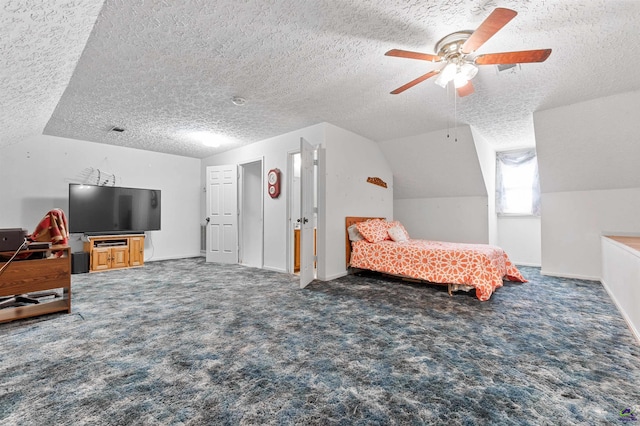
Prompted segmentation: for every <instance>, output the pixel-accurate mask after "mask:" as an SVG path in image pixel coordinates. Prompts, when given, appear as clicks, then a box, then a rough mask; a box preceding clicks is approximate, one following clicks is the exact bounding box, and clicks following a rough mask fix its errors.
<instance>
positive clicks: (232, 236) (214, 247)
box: [206, 165, 238, 263]
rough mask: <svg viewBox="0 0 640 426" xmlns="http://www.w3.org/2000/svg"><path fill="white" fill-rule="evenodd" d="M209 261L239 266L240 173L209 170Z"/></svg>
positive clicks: (227, 169) (221, 168)
mask: <svg viewBox="0 0 640 426" xmlns="http://www.w3.org/2000/svg"><path fill="white" fill-rule="evenodd" d="M206 220H207V222H208V224H207V256H206V257H207V262H218V263H238V171H237V166H236V165H228V166H209V167H207V219H206Z"/></svg>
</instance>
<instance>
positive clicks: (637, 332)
mask: <svg viewBox="0 0 640 426" xmlns="http://www.w3.org/2000/svg"><path fill="white" fill-rule="evenodd" d="M600 282H601V283H602V286H603V287H604V289H605V290H606V292H607V294H608V295H609V298H610V299H611V300H612V301H613V304H614V305H616V308H618V312H620V314H621V315H622V318H624V320H625V322H626V323H627V327H629V330H631V334H632V335H633V337H635V338H636V341H637V342H638V345H640V330H638V329H637V328H636V327H635V325H634V324H633V322H632V321H631V318H629V315H627V313H626V312H625V310H624V309H623V308H622V305H620V303H619V302H618V299H617V298H616V296H614V294H613V293H612V292H611V291H610V290H609V286H608V285H607V283H606V282H604V280H601V281H600Z"/></svg>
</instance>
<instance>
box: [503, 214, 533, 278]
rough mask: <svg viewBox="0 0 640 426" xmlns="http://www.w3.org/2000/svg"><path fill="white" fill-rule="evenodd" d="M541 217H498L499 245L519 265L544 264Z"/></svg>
mask: <svg viewBox="0 0 640 426" xmlns="http://www.w3.org/2000/svg"><path fill="white" fill-rule="evenodd" d="M540 223H541V221H540V218H539V217H535V216H514V217H505V216H501V217H499V218H498V223H497V225H498V228H497V229H498V238H497V245H498V247H501V248H502V249H503V250H504V251H505V253H507V255H509V259H511V261H512V262H513V263H515V264H517V265H527V266H540V265H542V231H541V229H540V226H541V225H540Z"/></svg>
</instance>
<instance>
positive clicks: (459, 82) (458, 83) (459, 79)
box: [453, 73, 469, 89]
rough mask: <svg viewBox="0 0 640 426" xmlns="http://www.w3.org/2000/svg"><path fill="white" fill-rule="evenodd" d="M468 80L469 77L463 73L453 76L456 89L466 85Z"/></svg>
mask: <svg viewBox="0 0 640 426" xmlns="http://www.w3.org/2000/svg"><path fill="white" fill-rule="evenodd" d="M468 82H469V79H468V78H467V77H466V76H465V75H464V74H462V73H458V74H456V76H455V77H454V78H453V85H454V86H455V88H456V89H459V88H460V87H464V86H466V85H467V83H468Z"/></svg>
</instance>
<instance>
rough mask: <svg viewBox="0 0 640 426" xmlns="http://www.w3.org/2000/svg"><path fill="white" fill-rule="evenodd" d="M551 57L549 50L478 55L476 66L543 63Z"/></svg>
mask: <svg viewBox="0 0 640 426" xmlns="http://www.w3.org/2000/svg"><path fill="white" fill-rule="evenodd" d="M549 55H551V49H539V50H521V51H519V52H502V53H488V54H486V55H478V57H477V58H476V59H475V63H476V64H477V65H501V64H526V63H530V62H544V61H546V60H547V58H548V57H549Z"/></svg>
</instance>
